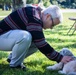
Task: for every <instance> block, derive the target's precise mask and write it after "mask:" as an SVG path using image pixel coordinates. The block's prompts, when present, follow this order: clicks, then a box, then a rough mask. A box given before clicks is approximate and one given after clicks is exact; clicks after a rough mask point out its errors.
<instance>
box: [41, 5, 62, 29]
mask: <svg viewBox="0 0 76 75" xmlns="http://www.w3.org/2000/svg"><path fill="white" fill-rule="evenodd" d="M62 20H63V16H62V13H61V10H60V8H59V7H58V6H56V5H52V6H49V7H47V8H46V9H45V10H43V11H42V21H43V28H44V29H48V28H51V29H52V28H53V26H55V25H57V24H59V23H61V22H62Z"/></svg>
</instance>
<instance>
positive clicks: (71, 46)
mask: <svg viewBox="0 0 76 75" xmlns="http://www.w3.org/2000/svg"><path fill="white" fill-rule="evenodd" d="M63 47H65V48H76V43H73V44H68V45H66V46H63V45H60V46H57V47H56V48H57V49H61V48H63Z"/></svg>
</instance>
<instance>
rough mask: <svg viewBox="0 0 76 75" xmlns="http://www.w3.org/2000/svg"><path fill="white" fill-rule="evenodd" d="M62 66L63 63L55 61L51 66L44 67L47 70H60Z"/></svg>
mask: <svg viewBox="0 0 76 75" xmlns="http://www.w3.org/2000/svg"><path fill="white" fill-rule="evenodd" d="M62 67H63V63H61V62H60V63H57V64H55V65H53V66H48V67H47V68H46V69H48V70H60V69H62Z"/></svg>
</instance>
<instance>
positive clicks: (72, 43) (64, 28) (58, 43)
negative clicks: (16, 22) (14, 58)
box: [0, 10, 76, 75]
mask: <svg viewBox="0 0 76 75" xmlns="http://www.w3.org/2000/svg"><path fill="white" fill-rule="evenodd" d="M9 13H10V11H5V12H3V11H1V10H0V16H1V15H4V16H5V15H8V14H9ZM63 15H64V21H63V23H62V24H60V25H58V26H56V27H54V29H52V30H49V29H48V30H44V33H45V37H46V40H47V42H48V43H49V44H50V45H51V46H52V47H53V48H54V49H55V50H56V51H58V52H59V51H60V50H61V49H62V48H63V47H67V48H69V49H70V50H71V51H72V52H73V54H74V55H75V56H76V51H75V49H76V32H75V33H74V34H73V35H70V34H69V35H67V32H68V30H69V28H70V27H71V25H72V24H73V22H72V21H70V20H68V18H69V17H74V16H76V13H63ZM8 54H9V52H3V51H0V75H60V74H58V73H57V71H48V70H46V67H47V66H49V65H53V64H55V63H56V62H54V61H50V60H49V59H47V58H46V57H45V56H44V55H43V54H42V53H40V52H39V51H38V52H36V53H35V54H33V55H31V56H29V57H28V58H26V59H25V60H24V64H25V66H26V67H27V70H26V71H23V70H21V69H11V68H10V67H9V63H8V62H7V61H6V59H7V56H8Z"/></svg>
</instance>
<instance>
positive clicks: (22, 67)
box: [10, 63, 26, 70]
mask: <svg viewBox="0 0 76 75" xmlns="http://www.w3.org/2000/svg"><path fill="white" fill-rule="evenodd" d="M10 68H21V69H22V70H26V67H25V65H24V64H23V63H22V64H21V65H18V66H15V67H13V66H10Z"/></svg>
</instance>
